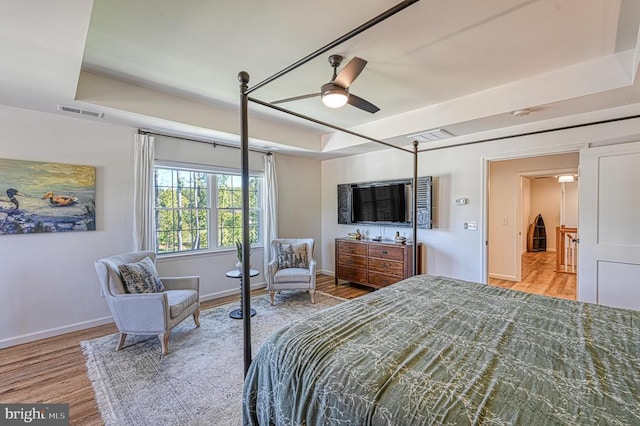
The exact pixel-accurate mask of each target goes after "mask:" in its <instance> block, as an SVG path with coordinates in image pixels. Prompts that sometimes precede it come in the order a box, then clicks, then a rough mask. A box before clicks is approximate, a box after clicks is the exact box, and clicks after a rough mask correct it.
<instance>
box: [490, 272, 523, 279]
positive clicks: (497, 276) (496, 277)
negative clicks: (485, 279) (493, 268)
mask: <svg viewBox="0 0 640 426" xmlns="http://www.w3.org/2000/svg"><path fill="white" fill-rule="evenodd" d="M489 278H495V279H497V280H505V281H517V280H516V277H515V276H513V275H502V274H492V273H489Z"/></svg>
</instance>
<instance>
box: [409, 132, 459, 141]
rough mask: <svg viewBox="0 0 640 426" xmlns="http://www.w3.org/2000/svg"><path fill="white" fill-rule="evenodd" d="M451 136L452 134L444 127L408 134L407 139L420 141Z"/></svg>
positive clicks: (437, 139) (436, 139)
mask: <svg viewBox="0 0 640 426" xmlns="http://www.w3.org/2000/svg"><path fill="white" fill-rule="evenodd" d="M451 136H453V135H452V134H451V133H449V132H447V131H446V130H444V129H433V130H429V131H427V132H424V133H418V134H416V135H411V136H409V139H411V140H417V141H420V142H432V141H439V140H440V139H446V138H450V137H451Z"/></svg>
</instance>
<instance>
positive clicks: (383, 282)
mask: <svg viewBox="0 0 640 426" xmlns="http://www.w3.org/2000/svg"><path fill="white" fill-rule="evenodd" d="M401 280H402V277H398V276H396V275H387V274H379V273H377V272H369V285H370V286H372V287H378V288H380V287H386V286H388V285H391V284H395V283H397V282H398V281H401Z"/></svg>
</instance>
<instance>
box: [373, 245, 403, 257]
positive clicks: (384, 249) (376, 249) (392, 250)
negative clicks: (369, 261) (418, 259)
mask: <svg viewBox="0 0 640 426" xmlns="http://www.w3.org/2000/svg"><path fill="white" fill-rule="evenodd" d="M369 256H370V257H380V258H382V259H392V260H399V261H403V260H404V247H394V246H374V245H372V246H370V247H369Z"/></svg>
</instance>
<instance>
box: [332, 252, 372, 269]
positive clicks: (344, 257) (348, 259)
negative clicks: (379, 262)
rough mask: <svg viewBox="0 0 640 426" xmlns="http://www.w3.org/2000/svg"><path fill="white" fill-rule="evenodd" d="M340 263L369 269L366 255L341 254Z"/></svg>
mask: <svg viewBox="0 0 640 426" xmlns="http://www.w3.org/2000/svg"><path fill="white" fill-rule="evenodd" d="M338 265H340V266H350V267H352V268H361V269H367V258H366V257H364V256H354V255H351V254H340V256H339V257H338Z"/></svg>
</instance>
